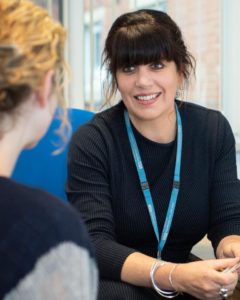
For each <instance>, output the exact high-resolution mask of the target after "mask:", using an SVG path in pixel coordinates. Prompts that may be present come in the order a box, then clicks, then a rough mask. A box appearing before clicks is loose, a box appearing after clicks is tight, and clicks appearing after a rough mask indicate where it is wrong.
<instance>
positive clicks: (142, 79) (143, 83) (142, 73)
mask: <svg viewBox="0 0 240 300" xmlns="http://www.w3.org/2000/svg"><path fill="white" fill-rule="evenodd" d="M152 83H153V80H152V77H151V73H150V72H149V70H148V69H147V66H138V68H137V72H136V81H135V85H136V87H139V88H146V87H149V86H151V85H152Z"/></svg>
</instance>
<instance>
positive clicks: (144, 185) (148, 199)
mask: <svg viewBox="0 0 240 300" xmlns="http://www.w3.org/2000/svg"><path fill="white" fill-rule="evenodd" d="M175 108H176V114H177V153H176V161H175V169H174V178H173V187H172V192H171V197H170V202H169V205H168V210H167V215H166V219H165V222H164V226H163V230H162V234H161V238H160V236H159V230H158V225H157V219H156V212H155V208H154V205H153V200H152V195H151V192H150V189H149V184H148V181H147V177H146V173H145V170H144V167H143V163H142V159H141V156H140V153H139V149H138V146H137V142H136V139H135V136H134V133H133V130H132V126H131V123H130V119H129V115H128V112H127V110H125V111H124V119H125V125H126V128H127V133H128V139H129V142H130V146H131V150H132V154H133V157H134V161H135V165H136V168H137V171H138V177H139V180H140V183H141V188H142V191H143V195H144V198H145V201H146V204H147V208H148V212H149V215H150V219H151V222H152V226H153V229H154V232H155V235H156V238H157V240H158V258H161V253H162V250H163V248H164V246H165V243H166V241H167V238H168V234H169V231H170V228H171V225H172V220H173V215H174V211H175V207H176V203H177V197H178V192H179V188H180V168H181V157H182V135H183V133H182V120H181V116H180V113H179V111H178V107H177V105H175Z"/></svg>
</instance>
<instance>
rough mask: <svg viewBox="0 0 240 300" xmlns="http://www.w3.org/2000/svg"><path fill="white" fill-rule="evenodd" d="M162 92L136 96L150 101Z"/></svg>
mask: <svg viewBox="0 0 240 300" xmlns="http://www.w3.org/2000/svg"><path fill="white" fill-rule="evenodd" d="M160 94H161V93H155V94H151V95H144V96H134V98H135V99H137V100H140V101H149V100H153V99H155V98H157V97H158V96H159V95H160Z"/></svg>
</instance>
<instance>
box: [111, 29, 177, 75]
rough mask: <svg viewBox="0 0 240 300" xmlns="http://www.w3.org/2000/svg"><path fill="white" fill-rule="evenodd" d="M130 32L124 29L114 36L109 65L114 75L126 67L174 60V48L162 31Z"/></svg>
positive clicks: (166, 34)
mask: <svg viewBox="0 0 240 300" xmlns="http://www.w3.org/2000/svg"><path fill="white" fill-rule="evenodd" d="M139 29H140V28H138V30H134V31H132V30H131V28H124V29H123V30H121V31H120V32H118V34H117V35H116V39H115V41H114V43H113V45H114V49H112V60H111V63H110V65H109V67H110V71H111V72H112V73H113V74H114V73H115V72H116V71H117V70H118V69H121V68H124V67H126V66H136V65H145V64H149V63H159V62H161V61H163V60H167V61H171V60H174V59H175V53H174V47H173V45H171V43H169V40H171V39H169V36H168V33H166V32H164V31H163V30H161V31H159V30H155V31H153V30H152V28H151V31H149V32H148V31H147V30H146V26H145V28H144V31H143V32H141V30H139Z"/></svg>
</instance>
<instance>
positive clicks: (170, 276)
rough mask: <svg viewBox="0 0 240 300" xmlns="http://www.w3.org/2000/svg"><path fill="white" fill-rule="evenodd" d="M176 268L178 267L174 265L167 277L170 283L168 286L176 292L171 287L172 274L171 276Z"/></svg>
mask: <svg viewBox="0 0 240 300" xmlns="http://www.w3.org/2000/svg"><path fill="white" fill-rule="evenodd" d="M177 266H178V265H177V264H176V265H174V266H173V267H172V270H171V271H170V273H169V276H168V279H169V282H170V284H171V287H172V288H173V289H174V290H176V289H175V288H174V286H173V280H172V274H173V271H174V270H175V269H176V267H177Z"/></svg>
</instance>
